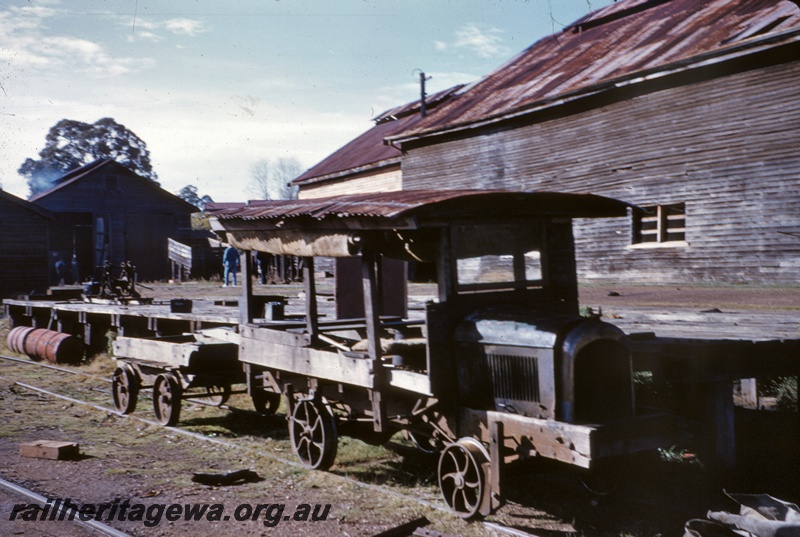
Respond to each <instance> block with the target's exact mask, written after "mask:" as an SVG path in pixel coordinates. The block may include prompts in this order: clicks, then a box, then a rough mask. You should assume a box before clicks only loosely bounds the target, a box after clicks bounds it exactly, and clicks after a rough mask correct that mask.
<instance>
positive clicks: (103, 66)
mask: <svg viewBox="0 0 800 537" xmlns="http://www.w3.org/2000/svg"><path fill="white" fill-rule="evenodd" d="M63 13H64V12H63V11H61V10H57V9H53V8H49V7H43V6H23V7H18V6H11V7H10V8H9V9H8V10H7V11H4V12H0V60H3V61H5V62H7V64H8V67H9V72H13V73H14V74H15V78H19V79H26V78H28V77H31V76H35V75H36V74H43V73H47V74H55V73H58V74H64V73H70V74H73V73H74V74H80V75H84V76H94V77H108V76H115V75H123V74H127V73H130V72H134V71H137V70H140V69H142V68H146V67H149V66H151V65H153V63H154V61H153V60H152V59H149V58H136V57H114V56H112V55H111V54H109V53H108V52H107V51H106V50H105V49H104V48H103V47H102V46H101V45H99V44H98V43H96V42H94V41H91V40H88V39H83V38H80V37H75V36H71V35H67V34H66V33H60V32H59V31H58V26H57V25H55V24H54V25H51V26H50V27H48V26H46V25H45V21H46V20H47V19H53V18H54V17H57V16H59V15H61V14H63Z"/></svg>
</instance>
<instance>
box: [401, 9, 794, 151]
mask: <svg viewBox="0 0 800 537" xmlns="http://www.w3.org/2000/svg"><path fill="white" fill-rule="evenodd" d="M797 28H800V7H798V5H797V4H796V3H795V2H793V1H790V0H621V1H619V2H616V3H614V4H611V5H609V6H607V7H605V8H602V9H599V10H597V11H595V12H593V13H591V14H590V15H588V16H586V17H584V18H582V19H580V20H578V21H576V22H575V23H573V24H571V25H570V26H568V27H567V28H565V29H564V31H563V32H561V33H558V34H554V35H552V36H549V37H546V38H544V39H542V40H540V41H538V42H537V43H535V44H534V45H532V46H531V47H530V48H528V49H527V50H525V51H523V52H522V53H520V54H519V55H517V56H516V57H515V58H513V59H512V60H511V61H509V62H507V63H506V64H505V65H503V66H501V67H500V68H498V69H497V70H495V71H494V72H492V73H491V74H489V75H488V76H486V77H485V78H484V79H482V80H481V81H480V82H478V83H477V84H475V85H474V86H473V87H471V88H470V89H469V90H467V91H465V92H463V93H462V94H461V95H460V96H459V97H458V98H457V99H452V100H451V101H449V102H448V103H446V104H444V105H442V107H441V109H440V110H439V111H438V113H437V114H436V115H435V116H431V117H429V118H426V120H424V121H422V122H419V123H418V124H417V125H414V126H413V129H406V131H405V132H404V133H402V134H400V135H398V136H395V137H390V138H391V139H397V140H402V139H404V138H407V137H411V136H412V135H421V134H424V133H426V132H436V131H439V130H444V129H448V128H455V127H457V126H458V125H463V124H470V123H474V122H478V121H482V120H486V119H489V118H493V117H500V116H503V115H507V114H511V113H514V112H517V111H522V110H526V109H529V108H531V107H533V106H535V105H536V104H538V103H543V102H548V101H555V100H557V99H558V98H559V96H563V95H565V94H569V93H571V92H575V91H578V90H581V89H582V88H587V87H591V86H594V85H597V84H600V83H603V82H606V81H611V80H614V79H618V78H620V77H625V76H631V75H633V74H635V73H637V72H640V71H644V70H648V69H653V68H658V67H660V66H665V65H667V64H670V63H674V62H678V61H682V60H687V59H689V58H692V57H695V56H698V55H702V54H706V53H709V52H714V51H721V50H722V49H724V48H725V47H729V46H735V45H738V44H740V43H742V42H743V41H745V40H748V39H752V38H756V37H760V36H763V35H765V34H769V33H773V32H781V31H785V30H790V29H797Z"/></svg>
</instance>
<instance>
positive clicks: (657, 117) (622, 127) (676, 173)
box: [403, 61, 800, 284]
mask: <svg viewBox="0 0 800 537" xmlns="http://www.w3.org/2000/svg"><path fill="white" fill-rule="evenodd" d="M799 77H800V62H797V61H793V62H791V63H785V64H780V65H773V66H770V67H765V68H761V69H756V70H750V71H745V72H739V73H737V74H732V75H729V76H725V77H720V78H711V79H707V80H705V81H703V82H698V83H694V84H683V85H679V86H677V87H668V88H664V89H659V90H658V91H653V92H649V93H644V94H640V95H635V96H632V97H630V98H625V99H617V100H613V99H611V100H609V101H608V102H606V103H601V104H600V105H599V106H595V107H592V108H589V109H575V108H569V107H568V106H563V107H560V109H559V112H560V113H561V115H555V114H551V115H550V116H548V117H545V118H542V117H539V118H538V119H535V120H533V121H528V122H527V123H519V122H518V123H517V124H512V125H502V124H497V125H493V126H484V127H482V128H476V129H473V130H472V131H471V132H470V133H469V134H468V135H461V136H460V137H459V136H452V137H451V139H450V140H448V141H443V142H442V141H439V143H436V144H434V145H424V144H420V143H416V146H415V144H408V145H407V146H404V148H406V149H407V154H406V156H405V157H404V160H403V183H404V189H421V188H452V189H457V188H510V189H515V190H557V191H566V192H592V193H596V194H602V195H606V196H611V197H615V198H618V199H622V200H624V201H627V202H630V203H632V204H635V205H639V206H654V205H665V204H673V203H685V210H686V241H685V243H664V244H663V245H658V246H647V247H642V246H634V245H632V235H633V232H632V225H633V221H632V218H633V217H632V216H630V217H628V218H617V219H612V220H607V221H592V222H585V221H584V222H578V225H577V226H576V231H575V233H576V241H577V251H578V255H579V270H580V275H581V277H582V278H583V279H584V280H614V281H658V282H664V281H674V282H680V281H693V282H741V283H744V282H752V283H770V284H796V283H797V281H798V275H800V179H798V178H799V177H800V154H798V148H800V101H798V96H797V80H798V79H799ZM793 233H794V234H793Z"/></svg>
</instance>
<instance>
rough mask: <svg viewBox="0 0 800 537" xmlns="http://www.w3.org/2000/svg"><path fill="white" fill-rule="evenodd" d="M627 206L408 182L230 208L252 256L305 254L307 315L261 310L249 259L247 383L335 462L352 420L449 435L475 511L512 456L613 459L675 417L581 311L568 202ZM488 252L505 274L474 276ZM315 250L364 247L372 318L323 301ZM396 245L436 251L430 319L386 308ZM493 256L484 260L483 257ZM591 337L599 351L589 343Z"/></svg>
mask: <svg viewBox="0 0 800 537" xmlns="http://www.w3.org/2000/svg"><path fill="white" fill-rule="evenodd" d="M627 211H628V205H626V204H625V203H623V202H619V201H617V200H612V199H608V198H602V197H599V196H594V195H587V194H560V193H543V192H539V193H530V192H524V193H522V192H516V193H515V192H507V191H488V192H487V191H436V192H432V191H407V192H393V193H382V194H365V195H353V196H341V197H335V198H323V199H310V200H295V201H278V202H266V203H261V202H258V203H256V204H253V205H251V206H248V207H246V208H243V209H238V210H231V211H223V212H222V213H219V214H218V215H217V218H216V220H215V221H213V223H212V225H213V227H214V229H215V231H216V232H217V233H219V234H220V235H221V236H223V237H224V240H225V241H226V242H228V243H230V244H232V245H233V246H235V247H237V248H239V249H240V250H242V251H243V252H244V253H243V254H242V255H243V256H244V258H245V259H244V262H243V263H242V264H241V265H242V266H243V267H250V266H251V265H250V259H249V257H250V255H251V253H250V252H252V251H263V252H267V253H272V254H288V255H295V256H300V257H304V258H307V261H306V263H305V272H304V281H305V298H306V305H305V316H304V318H303V319H301V320H299V321H298V320H281V319H274V318H270V317H271V315H269V312H268V311H264V310H262V311H258V308H259V307H262V306H263V304H261V303H260V302H258V301H257V300H254V298H253V289H252V281H251V278H250V277H249V276H248V274H247V273H246V272H245V274H244V277H243V282H244V288H243V294H242V298H241V300H240V309H241V313H242V319H241V321H240V345H239V360H240V362H242V363H243V366H244V369H245V372H246V376H247V386H248V392H250V393H251V395H253V396H254V397H256V395H255V394H258V393H259V392H265V393H269V394H272V396H275V395H278V394H282V395H284V396H285V398H286V403H287V420H288V422H289V432H290V437H291V441H292V447H293V449H294V451H295V453H296V454H297V455H298V457H299V458H300V459H301V460H302V462H303V463H304V464H305V465H306V466H308V467H310V468H316V469H327V468H328V467H329V466H330V465H331V464H332V463H333V462H334V459H335V456H336V445H337V437H338V434H339V433H344V434H349V435H352V436H356V437H358V438H361V439H363V440H365V441H367V442H375V443H382V442H384V441H386V440H388V438H389V437H390V436H391V435H392V434H394V433H395V432H397V431H399V430H403V431H405V432H406V433H407V434H408V435H409V436H410V437H411V439H412V440H414V442H415V443H416V444H417V445H418V446H419V447H420V448H422V449H425V450H430V451H439V452H440V459H439V467H438V478H439V485H440V488H441V490H442V495H443V498H444V500H445V502H446V503H447V504H448V506H449V507H450V508H451V509H452V510H453V511H455V512H456V513H457V514H459V515H460V516H462V517H465V518H470V517H474V516H480V515H487V514H489V513H491V512H492V511H493V510H495V509H497V508H498V507H499V506H500V505H501V504H502V502H503V498H502V470H503V468H504V466H505V465H506V464H507V463H508V462H511V461H513V460H518V459H524V458H528V457H533V456H544V457H547V458H550V459H555V460H558V461H561V462H564V463H567V464H570V465H573V466H577V467H580V468H584V469H592V470H597V468H598V466H599V464H598V463H599V462H601V461H604V460H611V459H613V458H615V457H618V456H622V455H626V454H630V453H634V452H637V451H641V450H646V449H652V448H654V447H657V446H660V445H664V444H663V443H664V442H667V441H669V440H665V437H666V438H669V437H671V435H672V429H671V426H672V421H671V418H670V417H669V416H664V415H660V414H649V415H644V416H637V415H635V405H634V401H633V387H632V378H631V375H632V371H631V370H632V368H631V358H630V350H629V346H628V342H627V338H626V336H625V335H624V334H623V333H622V332H621V331H619V330H618V329H616V328H614V327H613V326H611V325H609V324H606V323H603V322H601V321H599V320H596V319H585V318H582V317H581V316H580V315H579V312H578V300H577V298H578V295H577V279H576V270H575V256H574V241H573V236H572V227H571V226H572V219H573V218H595V217H597V218H599V217H625V216H627ZM486 252H488V253H489V254H490V255H489V256H488V257H489V259H490V260H491V261H492V263H495V264H499V265H502V267H503V268H501V269H500V272H503V271H505V272H508V276H509V278H507V279H505V280H503V279H502V278H500V279H501V280H502V281H494V280H493V278H494V276H491V277H490V278H489V279H490V280H492V281H462V279H461V277H462V276H464V273H466V272H468V267H467V265H468V263H466V262H464V263H462V261H464V260H465V259H466V260H468V261H469V262H471V263H473V264H474V263H479V264H480V263H483V262H484V258H483V257H480V256H479V257H477V258H475V257H469V256H470V255H472V254H479V253H480V254H482V253H486ZM319 256H322V257H353V256H360V257H361V260H362V262H361V276H362V289H361V291H362V292H363V296H364V312H365V315H364V317H363V318H359V319H335V320H327V319H324V318H321V317H320V316H319V315H318V310H317V293H316V288H315V285H316V284H315V273H314V257H319ZM385 258H393V259H401V260H405V261H418V262H419V261H431V262H435V263H436V267H437V280H438V298H437V299H436V300H434V301H431V302H429V303H427V304H426V306H425V312H424V317H423V318H421V319H405V318H398V317H391V316H383V315H381V312H382V308H381V297H382V293H381V285H382V284H383V282H382V278H381V270H382V269H381V267H382V259H385ZM475 259H479V261H478V262H476V261H475ZM493 270H494V269H492V268H491V267H490V268H488V269H486V268H485V267H483V265H480V266H479V267H478V270H477V273H478V275H480V276H481V277H483V275H485V274H486V273H487V272H488V273H491V272H492V271H493ZM587 349H590V350H591V352H590V350H587ZM584 351H585V352H584ZM592 354H596V355H597V356H599V358H597V360H594V359H593V360H594V361H595V362H602V363H600V364H599V365H595V364H593V362H592V361H589V359H588V358H586V359H584V358H583V356H587V355H589V356H590V357H591V355H592ZM465 357H466V358H465ZM579 359H580V365H578V360H579ZM606 368H607V369H608V370H609V371H612V372H611V373H607V372H604V371H605V369H606ZM584 369H585V370H588V371H589V372H590V373H581V371H582V370H584ZM617 373H618V374H617ZM587 375H588V377H587ZM593 375H597V376H598V377H599V378H598V379H597V382H598V383H607V384H609V385H610V386H601V387H600V388H599V389H597V390H595V391H597V392H598V394H597V395H593V396H592V397H594V398H595V399H594V400H592V402H594V403H596V404H595V405H589V404H587V399H586V397H587V396H585V395H584V394H582V393H579V392H578V390H577V388H576V385H580V387H581V388H582V389H585V390H588V391H592V389H593V388H592V382H594V378H593ZM615 375H616V377H619V378H616V377H615ZM488 377H491V378H488ZM590 388H591V389H590ZM590 406H595V407H597V406H601V407H602V406H607V407H608V410H603V409H599V410H598V409H597V408H595V409H594V410H593V413H592V412H590V410H589V407H590ZM590 414H591V415H590Z"/></svg>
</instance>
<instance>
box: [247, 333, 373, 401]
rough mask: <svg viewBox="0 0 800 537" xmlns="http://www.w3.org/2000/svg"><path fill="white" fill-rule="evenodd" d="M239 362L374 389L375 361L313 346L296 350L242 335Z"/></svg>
mask: <svg viewBox="0 0 800 537" xmlns="http://www.w3.org/2000/svg"><path fill="white" fill-rule="evenodd" d="M239 360H240V361H241V362H244V363H249V364H255V365H260V366H264V367H267V368H269V369H272V370H278V371H287V372H290V373H295V374H298V375H303V376H305V377H308V378H318V379H325V380H327V381H331V382H341V383H343V384H350V385H353V386H362V387H365V388H373V387H374V386H375V383H374V375H373V361H372V360H370V359H365V358H357V357H354V356H346V355H343V354H340V353H337V352H329V351H320V350H316V349H312V348H309V347H294V346H286V345H281V344H279V343H274V342H269V341H264V340H255V339H252V338H249V337H246V335H245V334H242V342H241V345H240V348H239Z"/></svg>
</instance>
